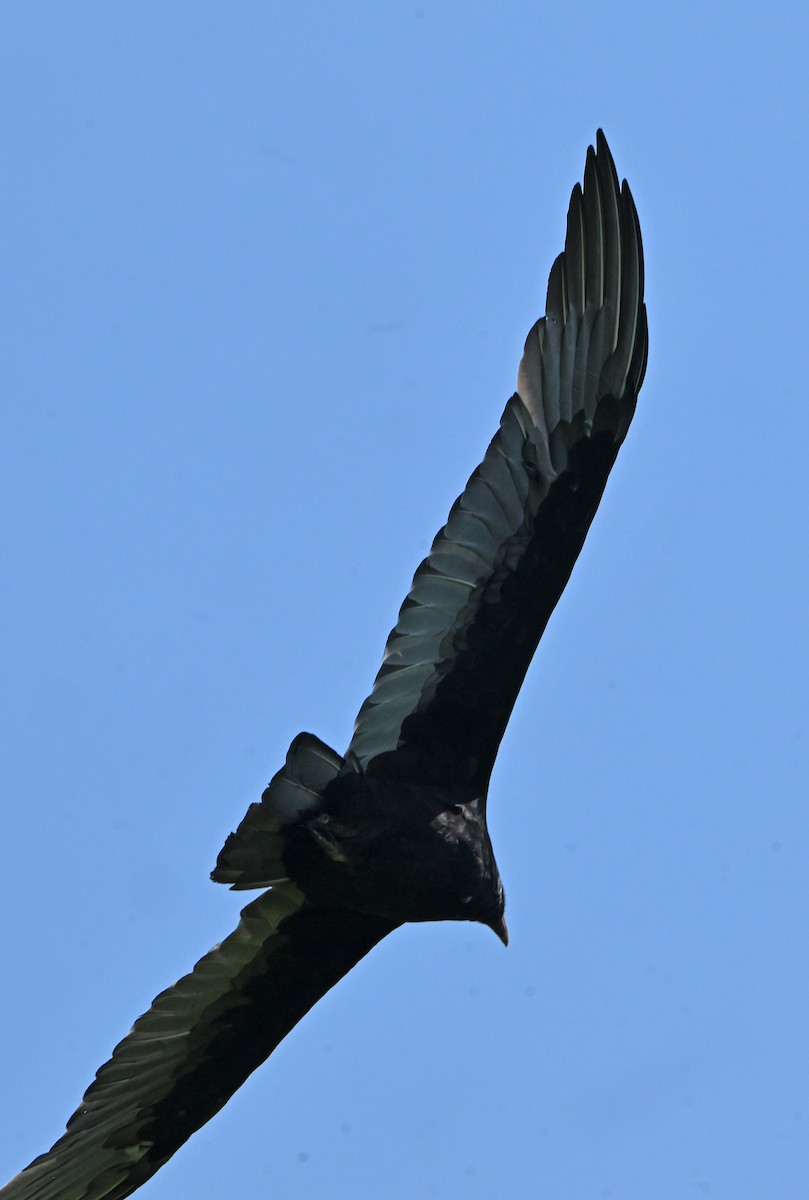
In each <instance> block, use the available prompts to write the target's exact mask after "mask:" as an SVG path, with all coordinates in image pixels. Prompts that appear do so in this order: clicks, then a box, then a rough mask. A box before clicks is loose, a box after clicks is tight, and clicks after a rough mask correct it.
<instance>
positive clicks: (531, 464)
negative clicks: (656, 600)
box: [349, 130, 647, 795]
mask: <svg viewBox="0 0 809 1200" xmlns="http://www.w3.org/2000/svg"><path fill="white" fill-rule="evenodd" d="M596 145H597V149H596V150H595V151H594V150H593V148H592V146H591V147H590V148H589V149H588V153H587V163H586V166H585V171H584V191H583V192H582V189H581V188H580V187H579V185H578V184H577V185H576V187H575V188H574V190H573V195H572V197H571V201H570V209H569V212H568V219H567V237H566V240H565V250H564V253H563V254H561V255H560V256H559V257H558V258H557V260H556V262H555V263H554V265H553V269H552V270H551V275H550V280H549V283H548V298H547V305H546V315H545V317H544V318H542V320H540V321H538V322H537V324H536V325H535V326H534V328H533V329H532V330H531V332H530V333H529V335H528V339H527V341H526V343H525V352H524V354H523V359H522V362H521V364H520V370H519V376H518V384H517V387H518V390H517V392H516V393H515V395H514V396H512V398H511V400H510V401H509V402H508V404H507V406H506V410H505V412H504V414H503V417H502V420H501V422H500V429H499V431H498V432H497V434H496V435H495V437H494V440H493V441H492V443H491V445H490V446H489V449H488V450H487V452H486V456H485V458H484V460H483V462H482V463H481V465H480V466H479V467H478V468H477V470H476V471H475V472H474V474H473V475H472V477H471V479H470V480H469V482H468V484H467V485H466V488H465V490H464V492H463V494H462V495H461V496H460V497H459V499H458V500H457V501H456V502H455V504H454V505H453V508H452V511H451V512H450V515H449V519H448V521H447V524H446V525H445V526H444V528H443V529H442V530H441V531H440V533H439V534H438V536H437V537H436V539H435V541H434V542H433V545H432V549H431V550H430V554H429V556H428V557H427V558H426V559H425V560H424V562H423V563H422V564H421V566H420V567H419V568H418V570H417V571H416V575H415V578H414V580H413V586H412V588H411V591H410V593H409V595H408V596H407V598H406V600H405V602H404V604H403V605H402V608H401V611H400V613H399V619H398V622H397V624H396V627H395V629H394V630H393V632H392V633H391V635H390V637H389V638H388V642H387V646H386V648H385V655H384V659H383V663H382V667H381V669H380V671H379V674H378V675H377V677H376V681H375V683H374V687H373V691H372V692H371V694H370V696H369V697H368V699H367V700H366V701H365V703H364V704H363V706H362V708H361V709H360V712H359V715H358V717H357V723H356V726H355V729H354V736H353V738H352V741H351V745H350V747H349V750H350V751H351V752H353V753H354V754H355V755H356V757H357V758H358V759H359V761H360V762H361V763H362V765H363V766H364V767H365V768H366V769H367V770H368V771H370V772H372V773H373V772H389V773H391V774H395V775H398V776H401V777H408V778H416V779H420V780H423V781H425V782H426V781H430V782H435V783H439V784H443V785H445V786H454V787H456V788H460V789H462V790H463V791H465V792H471V794H473V795H484V794H485V790H486V786H487V783H488V778H489V775H490V773H491V769H492V766H493V765H494V759H495V755H496V754H497V748H498V746H499V744H500V740H501V738H502V736H503V733H504V731H505V728H506V724H507V722H508V719H509V716H510V714H511V710H512V708H513V706H514V702H515V700H516V698H517V693H518V692H519V689H520V686H521V684H522V681H523V678H524V676H525V672H526V671H527V669H528V664H529V663H530V661H531V658H532V656H533V653H534V650H535V649H536V646H537V643H538V642H539V639H540V637H541V636H542V632H543V630H544V629H545V626H546V624H547V622H548V619H549V618H550V615H551V613H552V612H553V609H554V607H555V606H556V603H557V601H558V599H559V597H560V596H561V594H562V591H563V589H564V587H565V584H566V583H567V580H568V578H569V576H570V572H571V571H572V569H573V565H574V563H575V561H576V558H577V557H578V554H579V551H580V550H581V547H582V545H583V543H584V539H585V537H586V535H587V530H588V529H589V527H590V522H591V521H592V519H593V516H594V515H595V511H596V509H597V507H598V503H599V501H600V499H601V494H602V492H603V490H604V486H605V484H606V482H607V476H608V475H609V472H610V468H611V467H612V464H613V462H614V461H615V456H616V454H617V452H618V448H619V446H620V445H621V442H622V441H623V439H624V437H625V435H626V431H627V428H628V426H629V422H630V421H631V419H632V414H633V412H634V409H635V402H636V399H637V394H638V391H639V389H640V386H641V383H642V381H643V375H644V371H645V369H646V353H647V330H646V309H645V306H644V303H643V251H642V246H641V237H640V228H639V225H638V219H637V214H636V212H635V206H634V204H633V201H632V197H631V195H630V192H629V188H628V186H627V184H626V183H624V185H623V187H622V188H621V187H619V184H618V177H617V175H616V172H615V166H614V164H613V161H612V156H611V155H610V152H609V149H608V147H607V143H606V140H605V138H604V135H603V133H601V131H600V130H599V133H598V136H597V139H596Z"/></svg>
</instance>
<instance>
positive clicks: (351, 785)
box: [0, 131, 647, 1200]
mask: <svg viewBox="0 0 809 1200" xmlns="http://www.w3.org/2000/svg"><path fill="white" fill-rule="evenodd" d="M646 354H647V328H646V309H645V305H644V302H643V252H642V246H641V236H640V228H639V225H638V218H637V214H636V212H635V206H634V203H633V200H632V196H631V194H630V191H629V187H628V186H627V184H626V182H624V183H623V185H622V186H621V185H619V182H618V176H617V174H616V171H615V166H614V163H613V161H612V156H611V155H610V151H609V148H608V147H607V143H606V140H605V138H604V135H603V133H601V131H599V133H598V135H597V138H596V148H595V149H593V147H592V146H591V147H589V149H588V151H587V161H586V165H585V169H584V187H583V188H582V187H581V186H580V185H579V184H577V185H576V187H575V188H574V189H573V194H572V196H571V200H570V208H569V211H568V217H567V234H566V238H565V249H564V253H562V254H560V255H559V257H558V258H557V259H556V261H555V263H554V264H553V267H552V269H551V273H550V279H549V282H548V295H547V302H546V309H545V316H544V317H542V318H541V319H540V320H539V321H537V323H536V324H535V325H534V327H533V329H532V330H531V331H530V333H529V334H528V338H527V341H526V343H525V351H524V354H523V357H522V361H521V363H520V367H519V373H518V378H517V391H516V392H515V393H514V395H513V396H512V397H511V399H510V400H509V402H508V404H507V405H506V408H505V411H504V413H503V416H502V418H501V421H500V428H499V429H498V431H497V433H496V434H495V436H494V438H493V440H492V442H491V444H490V446H489V448H488V450H487V451H486V454H485V456H484V458H483V462H482V463H481V464H480V466H479V467H478V468H477V470H476V471H475V472H474V473H473V475H472V477H471V478H470V480H469V482H468V483H467V485H466V487H465V488H464V491H463V492H462V494H461V496H460V497H459V498H458V500H456V502H455V504H454V505H453V507H452V510H451V512H450V514H449V517H448V519H447V523H446V525H444V527H443V529H441V531H440V532H439V533H438V535H437V536H436V538H435V541H434V542H433V544H432V548H431V550H430V553H429V554H428V556H427V558H426V559H425V560H424V561H423V562H422V564H421V566H420V567H419V568H418V570H417V571H416V574H415V578H414V580H413V585H412V587H411V589H410V592H409V593H408V595H407V597H406V599H405V601H404V603H403V605H402V607H401V610H400V612H399V618H398V620H397V622H396V626H395V628H394V629H393V631H392V632H391V634H390V636H389V638H388V641H387V645H386V647H385V653H384V657H383V660H382V666H381V667H380V670H379V673H378V675H377V677H376V680H375V681H374V685H373V689H372V691H371V694H370V695H369V696H368V698H367V700H366V701H365V703H364V704H363V705H362V707H361V708H360V711H359V715H358V716H357V721H356V725H355V728H354V735H353V737H352V739H351V744H350V745H349V746H348V749H347V750H346V753H345V755H344V756H343V755H340V754H338V753H337V752H336V751H334V750H332V749H330V748H329V747H328V746H326V745H325V744H324V743H323V742H321V741H320V740H319V738H317V737H315V736H314V735H313V734H311V733H301V734H299V735H298V736H297V737H296V738H295V739H294V741H293V742H292V745H291V746H290V748H289V752H288V754H287V758H286V762H285V763H284V765H283V767H282V768H281V770H280V771H278V773H277V774H276V775H275V776H274V777H273V779H272V780H271V781H270V784H269V786H268V787H267V788H266V790H265V791H264V793H263V795H262V797H261V800H260V802H258V803H256V804H252V805H251V806H250V808H249V809H248V811H247V814H246V815H245V817H244V820H243V821H242V822H241V824H240V825H239V827H238V829H237V830H236V832H235V833H232V834H231V835H230V836H229V837H228V839H227V841H226V842H225V845H224V847H223V849H222V851H221V853H220V855H219V858H218V860H217V863H216V867H215V869H214V871H213V873H212V878H213V879H214V880H215V881H216V882H217V883H225V884H229V885H230V886H231V887H232V888H235V889H239V890H242V889H250V888H254V889H259V888H260V889H263V891H262V894H261V895H260V896H259V897H258V899H256V900H253V901H252V903H250V904H248V905H247V907H246V908H245V909H244V910H243V912H242V914H241V920H240V922H239V925H238V928H237V929H236V930H235V932H234V933H232V934H231V935H230V936H229V937H228V938H226V939H225V941H223V942H222V943H221V945H219V946H216V947H215V948H214V949H213V950H211V951H210V953H209V954H206V955H205V957H204V958H202V959H201V960H200V961H199V962H198V963H197V965H196V967H195V968H194V970H193V971H192V972H191V974H190V975H186V976H185V977H184V978H182V979H181V980H180V981H179V982H178V983H176V984H175V985H174V986H173V987H170V988H169V989H168V990H167V991H165V992H162V993H161V994H160V995H159V996H158V997H157V999H156V1000H155V1001H154V1003H153V1004H152V1007H151V1008H150V1009H149V1011H148V1012H147V1013H145V1014H144V1016H142V1017H140V1018H139V1019H138V1020H137V1021H136V1022H135V1024H134V1027H133V1028H132V1030H131V1032H130V1033H129V1034H128V1035H127V1036H126V1037H125V1038H124V1040H123V1041H122V1042H121V1043H120V1044H119V1045H118V1046H117V1048H116V1049H115V1051H114V1052H113V1055H112V1058H111V1059H110V1060H109V1062H107V1063H105V1064H104V1066H102V1067H101V1069H100V1070H99V1071H98V1074H97V1075H96V1078H95V1082H94V1083H92V1084H91V1085H90V1087H89V1089H88V1090H87V1092H86V1094H85V1096H84V1099H83V1100H82V1102H81V1104H80V1105H79V1107H78V1109H77V1110H76V1112H75V1113H74V1114H73V1116H72V1117H71V1118H70V1121H69V1122H68V1126H67V1131H66V1132H65V1134H64V1135H63V1136H62V1137H61V1138H60V1139H59V1141H58V1142H56V1144H55V1145H54V1146H53V1147H52V1148H51V1149H50V1150H49V1151H48V1152H47V1153H46V1154H42V1155H40V1157H39V1158H37V1159H35V1160H34V1162H32V1163H31V1165H30V1166H28V1167H26V1168H25V1170H23V1171H21V1172H20V1174H19V1175H17V1176H16V1177H15V1178H14V1179H12V1180H11V1182H10V1183H9V1184H7V1185H6V1187H5V1188H3V1189H2V1190H0V1200H122V1198H123V1197H125V1196H129V1195H131V1193H132V1192H134V1191H135V1190H136V1189H137V1188H138V1187H140V1185H141V1184H142V1183H144V1182H145V1181H146V1180H147V1179H149V1178H150V1177H151V1176H152V1175H153V1174H154V1173H155V1171H157V1170H159V1168H160V1167H161V1166H162V1165H163V1164H164V1163H165V1162H166V1161H167V1160H168V1159H169V1158H170V1157H171V1156H172V1155H173V1154H174V1152H175V1151H176V1150H178V1149H179V1147H180V1146H182V1144H183V1143H184V1142H185V1141H186V1140H187V1139H188V1138H189V1137H190V1136H191V1134H192V1133H194V1131H195V1130H197V1129H199V1127H200V1126H201V1125H203V1124H204V1123H205V1122H206V1121H208V1120H210V1118H211V1117H212V1116H213V1115H214V1114H215V1113H216V1112H218V1110H219V1109H220V1108H221V1107H222V1106H223V1105H224V1104H225V1103H226V1102H227V1100H228V1099H229V1098H230V1096H232V1095H233V1093H234V1092H235V1091H236V1089H237V1088H238V1087H240V1086H241V1084H242V1083H243V1082H244V1080H245V1079H246V1078H247V1076H248V1075H249V1074H250V1073H251V1071H254V1070H255V1069H256V1067H258V1066H259V1065H260V1064H261V1063H262V1062H264V1060H265V1059H266V1058H267V1057H268V1055H270V1054H271V1053H272V1051H273V1050H274V1049H275V1047H276V1046H277V1045H278V1044H279V1042H280V1041H281V1040H282V1038H284V1037H285V1036H286V1034H287V1033H289V1031H290V1030H291V1029H292V1028H293V1027H294V1026H295V1025H296V1024H297V1023H298V1021H300V1019H301V1018H302V1017H303V1016H304V1014H305V1013H306V1012H308V1011H309V1009H310V1008H311V1007H312V1005H313V1004H315V1003H316V1002H317V1001H318V1000H319V999H320V998H321V996H323V995H324V994H325V993H326V992H327V991H328V990H329V989H330V988H331V987H333V986H334V984H335V983H337V981H338V980H339V979H341V978H342V976H343V975H345V974H346V973H347V972H348V971H350V970H351V968H352V967H353V966H354V965H355V964H356V963H357V962H358V961H359V960H360V959H361V958H362V957H363V956H364V955H365V954H367V953H368V951H369V950H371V949H372V948H373V947H374V946H375V945H376V944H377V942H379V941H380V940H381V939H382V938H384V937H385V936H386V935H387V934H389V933H391V932H392V931H393V930H394V929H396V928H397V927H398V926H399V925H401V924H403V923H404V922H406V921H447V920H449V921H478V922H481V923H482V924H484V925H488V926H489V927H490V928H491V929H493V930H494V932H495V933H496V934H497V935H498V936H499V937H500V938H501V939H502V940H503V942H507V940H508V934H507V931H506V923H505V919H504V898H503V885H502V883H501V881H500V875H499V872H498V870H497V864H496V863H495V859H494V853H493V851H492V846H491V842H490V840H489V835H488V832H487V829H486V795H487V790H488V784H489V777H490V775H491V771H492V767H493V766H494V760H495V756H496V754H497V749H498V746H499V744H500V740H501V738H502V736H503V733H504V731H505V728H506V724H507V722H508V719H509V716H510V715H511V710H512V708H513V706H514V702H515V700H516V698H517V693H518V692H519V689H520V685H521V684H522V681H523V678H524V677H525V673H526V671H527V669H528V665H529V663H530V661H531V658H532V656H533V653H534V651H535V649H536V647H537V643H538V642H539V639H540V637H541V636H542V633H543V631H544V629H545V626H546V624H547V622H548V619H549V618H550V615H551V613H552V612H553V609H554V608H555V606H556V603H557V601H558V600H559V597H560V596H561V594H562V591H563V590H564V587H565V584H566V583H567V580H568V578H569V576H570V572H571V571H572V569H573V565H574V563H575V561H576V558H577V557H578V554H579V551H580V550H581V548H582V545H583V543H584V539H585V537H586V536H587V531H588V529H589V527H590V523H591V521H592V519H593V517H594V515H595V512H596V509H597V508H598V504H599V501H600V499H601V495H602V492H603V490H604V487H605V485H606V482H607V476H608V475H609V473H610V469H611V468H612V465H613V463H614V462H615V458H616V455H617V453H618V449H619V447H620V445H621V443H622V442H623V440H624V437H625V435H626V432H627V429H628V427H629V423H630V421H631V420H632V414H633V412H634V409H635V403H636V400H637V396H638V392H639V390H640V386H641V383H642V381H643V376H644V372H645V369H646Z"/></svg>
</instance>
